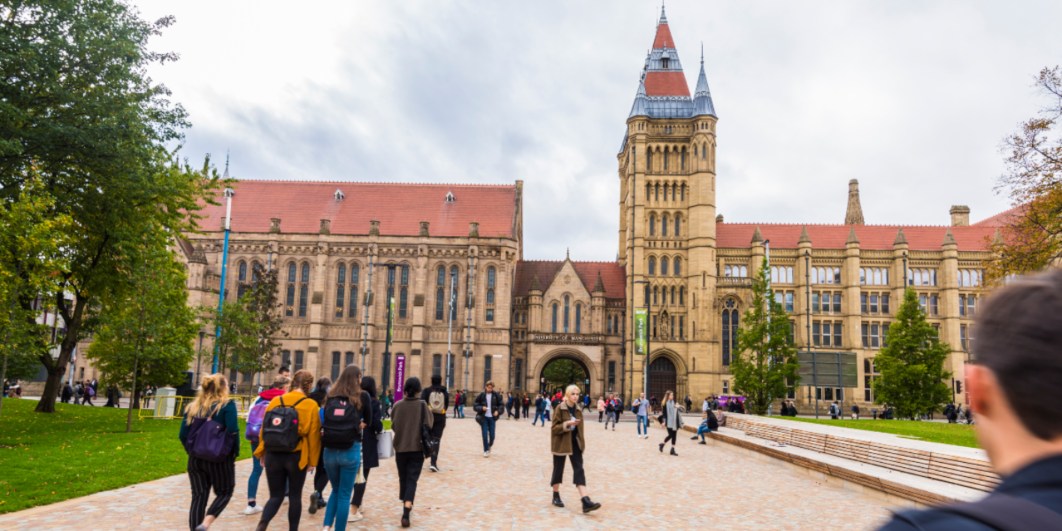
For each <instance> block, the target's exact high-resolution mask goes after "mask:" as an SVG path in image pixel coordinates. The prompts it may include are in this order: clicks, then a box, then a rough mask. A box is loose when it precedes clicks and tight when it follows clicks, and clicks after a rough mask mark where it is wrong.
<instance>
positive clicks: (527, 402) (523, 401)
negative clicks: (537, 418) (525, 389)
mask: <svg viewBox="0 0 1062 531" xmlns="http://www.w3.org/2000/svg"><path fill="white" fill-rule="evenodd" d="M520 405H521V406H523V407H522V408H521V409H523V410H524V420H527V417H528V415H527V413H528V412H529V411H530V409H531V399H530V398H528V396H527V393H524V394H523V395H521V398H520Z"/></svg>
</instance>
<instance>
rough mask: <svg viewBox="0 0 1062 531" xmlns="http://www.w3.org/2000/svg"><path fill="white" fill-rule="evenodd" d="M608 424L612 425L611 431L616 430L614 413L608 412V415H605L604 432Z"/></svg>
mask: <svg viewBox="0 0 1062 531" xmlns="http://www.w3.org/2000/svg"><path fill="white" fill-rule="evenodd" d="M609 422H611V423H612V429H613V430H614V429H616V413H615V412H614V411H609V412H608V413H606V414H605V429H606V430H607V429H608V423H609Z"/></svg>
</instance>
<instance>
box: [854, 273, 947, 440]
mask: <svg viewBox="0 0 1062 531" xmlns="http://www.w3.org/2000/svg"><path fill="white" fill-rule="evenodd" d="M950 352H951V347H949V346H948V344H947V343H943V342H941V341H940V338H939V337H938V336H937V331H936V330H935V329H934V328H933V327H932V326H930V325H929V323H927V322H926V314H925V313H924V312H923V311H922V308H921V307H920V306H919V305H918V296H917V295H916V294H915V291H914V290H913V289H908V290H907V291H906V292H905V293H904V296H903V304H902V305H900V309H899V311H898V312H897V313H896V320H895V321H893V323H892V326H890V327H889V332H888V334H887V335H886V336H885V346H884V347H883V348H882V349H881V352H879V353H878V355H877V356H876V357H875V358H874V364H875V365H876V366H877V368H878V373H880V376H878V378H876V379H875V380H874V384H873V385H874V396H875V397H877V399H878V400H879V401H881V402H884V403H888V404H889V405H891V406H893V407H895V408H896V414H897V416H899V417H902V418H912V419H913V418H917V417H918V416H919V415H924V414H926V413H929V412H932V411H934V410H936V409H937V408H939V407H940V406H941V405H942V404H944V403H945V402H947V401H948V400H950V399H951V392H950V390H949V389H948V385H947V384H945V383H944V380H946V379H947V378H950V377H951V374H950V373H949V372H947V371H945V370H944V360H946V359H947V358H948V354H949V353H950Z"/></svg>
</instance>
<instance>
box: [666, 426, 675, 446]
mask: <svg viewBox="0 0 1062 531" xmlns="http://www.w3.org/2000/svg"><path fill="white" fill-rule="evenodd" d="M669 440H670V441H671V446H675V441H677V440H678V430H673V429H671V428H667V437H665V438H664V444H667V441H669Z"/></svg>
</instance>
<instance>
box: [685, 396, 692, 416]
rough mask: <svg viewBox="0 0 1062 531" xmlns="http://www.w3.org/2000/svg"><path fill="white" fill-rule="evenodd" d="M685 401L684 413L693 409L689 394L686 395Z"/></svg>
mask: <svg viewBox="0 0 1062 531" xmlns="http://www.w3.org/2000/svg"><path fill="white" fill-rule="evenodd" d="M685 403H686V413H689V412H690V411H693V399H692V398H690V395H686V400H685Z"/></svg>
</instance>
